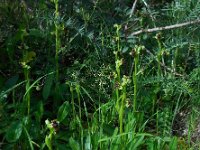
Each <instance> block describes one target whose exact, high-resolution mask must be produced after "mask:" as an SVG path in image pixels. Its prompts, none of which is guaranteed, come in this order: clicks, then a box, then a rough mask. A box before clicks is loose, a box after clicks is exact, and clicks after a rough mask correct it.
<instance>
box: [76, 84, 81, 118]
mask: <svg viewBox="0 0 200 150" xmlns="http://www.w3.org/2000/svg"><path fill="white" fill-rule="evenodd" d="M76 94H77V96H78V107H79V119H80V120H81V118H82V114H81V97H80V85H76Z"/></svg>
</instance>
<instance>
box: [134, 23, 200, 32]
mask: <svg viewBox="0 0 200 150" xmlns="http://www.w3.org/2000/svg"><path fill="white" fill-rule="evenodd" d="M197 23H200V19H197V20H194V21H188V22H184V23H179V24H174V25H169V26H165V27H156V28H152V29H142V30H139V31H135V32H133V33H131V35H134V36H135V35H139V34H142V33H150V32H157V31H163V30H170V29H175V28H180V27H184V26H188V25H192V24H197Z"/></svg>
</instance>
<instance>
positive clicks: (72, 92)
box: [70, 86, 75, 119]
mask: <svg viewBox="0 0 200 150" xmlns="http://www.w3.org/2000/svg"><path fill="white" fill-rule="evenodd" d="M70 92H71V96H72V97H71V102H72V111H73V118H74V119H75V107H74V105H75V104H74V90H73V87H72V86H70Z"/></svg>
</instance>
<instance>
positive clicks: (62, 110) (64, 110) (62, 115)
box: [57, 101, 70, 122]
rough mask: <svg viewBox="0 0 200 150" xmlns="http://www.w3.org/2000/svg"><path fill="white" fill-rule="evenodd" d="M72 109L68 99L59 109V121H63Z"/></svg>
mask: <svg viewBox="0 0 200 150" xmlns="http://www.w3.org/2000/svg"><path fill="white" fill-rule="evenodd" d="M69 111H70V105H69V102H68V101H65V102H64V103H63V104H62V105H61V106H60V108H59V110H58V116H57V119H58V121H59V122H61V121H63V120H64V119H65V118H66V117H67V115H68V113H69Z"/></svg>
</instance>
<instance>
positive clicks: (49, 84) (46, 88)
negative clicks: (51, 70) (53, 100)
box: [42, 74, 54, 100]
mask: <svg viewBox="0 0 200 150" xmlns="http://www.w3.org/2000/svg"><path fill="white" fill-rule="evenodd" d="M53 78H54V75H53V74H50V75H48V76H47V79H46V81H45V84H44V88H43V91H42V96H43V98H44V99H45V100H46V99H47V98H48V97H49V94H50V91H51V87H52V83H53Z"/></svg>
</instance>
